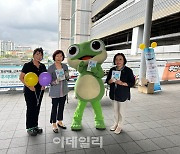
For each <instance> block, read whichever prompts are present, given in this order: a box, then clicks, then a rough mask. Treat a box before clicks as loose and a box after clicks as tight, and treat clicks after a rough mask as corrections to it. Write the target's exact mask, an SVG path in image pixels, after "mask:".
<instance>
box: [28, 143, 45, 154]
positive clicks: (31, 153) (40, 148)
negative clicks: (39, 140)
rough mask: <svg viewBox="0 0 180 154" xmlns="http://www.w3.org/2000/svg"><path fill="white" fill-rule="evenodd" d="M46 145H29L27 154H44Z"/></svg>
mask: <svg viewBox="0 0 180 154" xmlns="http://www.w3.org/2000/svg"><path fill="white" fill-rule="evenodd" d="M45 147H46V145H45V144H38V145H29V146H28V147H27V154H45V153H46V148H45Z"/></svg>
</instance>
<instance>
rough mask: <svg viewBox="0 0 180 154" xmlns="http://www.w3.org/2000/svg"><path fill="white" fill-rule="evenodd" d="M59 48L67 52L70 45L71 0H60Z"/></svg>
mask: <svg viewBox="0 0 180 154" xmlns="http://www.w3.org/2000/svg"><path fill="white" fill-rule="evenodd" d="M58 2H59V3H58V5H59V11H58V16H59V35H58V36H59V47H58V48H59V49H61V50H63V51H64V52H66V50H67V47H68V46H69V45H70V40H71V38H70V13H71V10H70V9H71V0H59V1H58Z"/></svg>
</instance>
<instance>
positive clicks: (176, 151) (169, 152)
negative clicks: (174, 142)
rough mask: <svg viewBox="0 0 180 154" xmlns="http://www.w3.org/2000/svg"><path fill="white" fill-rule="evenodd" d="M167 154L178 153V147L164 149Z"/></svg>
mask: <svg viewBox="0 0 180 154" xmlns="http://www.w3.org/2000/svg"><path fill="white" fill-rule="evenodd" d="M164 151H166V152H167V153H168V154H180V147H173V148H168V149H164Z"/></svg>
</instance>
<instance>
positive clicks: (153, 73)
mask: <svg viewBox="0 0 180 154" xmlns="http://www.w3.org/2000/svg"><path fill="white" fill-rule="evenodd" d="M144 52H145V59H146V67H147V70H146V79H148V81H149V82H152V83H158V82H159V75H158V69H157V64H156V58H155V53H154V49H153V48H145V49H144Z"/></svg>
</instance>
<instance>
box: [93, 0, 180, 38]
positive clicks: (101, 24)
mask: <svg viewBox="0 0 180 154" xmlns="http://www.w3.org/2000/svg"><path fill="white" fill-rule="evenodd" d="M145 4H146V1H145V0H140V1H135V0H128V1H127V2H125V3H123V4H122V5H120V6H119V7H118V8H116V9H114V10H113V11H111V12H110V13H108V14H107V15H105V16H104V17H103V18H101V19H100V20H98V21H97V22H95V23H94V24H93V25H92V28H91V38H102V37H105V36H108V35H111V34H114V33H117V32H120V31H125V30H127V29H131V28H134V27H136V26H139V25H142V24H144V16H145ZM92 10H93V8H92ZM179 10H180V0H154V8H153V16H152V20H157V19H159V18H163V17H165V16H168V15H171V14H175V13H177V12H179Z"/></svg>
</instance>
